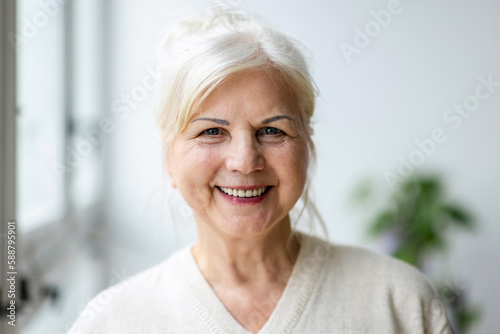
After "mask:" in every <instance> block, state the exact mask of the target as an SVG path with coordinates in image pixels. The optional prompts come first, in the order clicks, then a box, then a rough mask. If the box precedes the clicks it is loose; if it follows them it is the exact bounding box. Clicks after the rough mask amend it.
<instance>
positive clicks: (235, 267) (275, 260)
mask: <svg viewBox="0 0 500 334" xmlns="http://www.w3.org/2000/svg"><path fill="white" fill-rule="evenodd" d="M197 225H198V236H199V237H198V243H197V244H196V245H195V246H193V248H192V252H193V256H194V258H195V260H196V262H197V264H198V267H199V268H200V271H201V272H202V273H203V275H204V276H205V279H207V281H208V282H209V283H210V284H211V285H212V286H214V285H219V284H223V285H225V286H241V285H259V284H263V283H272V282H276V281H281V282H283V281H286V280H287V278H288V277H289V275H290V274H291V272H292V269H293V265H294V264H295V261H296V260H297V257H298V254H299V250H300V244H299V241H298V240H297V236H296V235H294V234H293V233H292V231H291V227H290V220H289V218H288V217H286V218H285V219H284V220H283V221H282V222H280V223H279V224H278V225H277V226H276V227H274V228H273V229H272V230H271V231H269V232H267V233H264V234H259V235H253V236H238V237H235V236H228V235H227V234H223V233H221V232H220V231H215V230H213V229H211V228H210V227H208V226H207V225H206V224H204V223H203V222H201V223H199V224H198V223H197Z"/></svg>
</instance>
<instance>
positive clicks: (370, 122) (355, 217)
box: [0, 0, 500, 334]
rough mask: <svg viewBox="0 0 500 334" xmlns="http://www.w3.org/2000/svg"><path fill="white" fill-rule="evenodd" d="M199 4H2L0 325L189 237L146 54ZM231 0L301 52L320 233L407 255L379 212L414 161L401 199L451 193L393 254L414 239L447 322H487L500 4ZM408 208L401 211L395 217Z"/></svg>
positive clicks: (492, 265) (58, 318)
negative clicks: (5, 274)
mask: <svg viewBox="0 0 500 334" xmlns="http://www.w3.org/2000/svg"><path fill="white" fill-rule="evenodd" d="M14 3H15V5H16V7H17V8H15V9H13V6H11V5H12V4H14ZM212 3H213V2H210V1H201V0H183V1H177V0H141V1H138V0H17V1H13V0H7V1H5V2H4V3H2V11H0V19H2V21H3V22H5V23H6V24H7V23H9V22H11V23H12V22H13V21H12V18H13V16H15V18H16V20H17V22H16V23H15V27H16V28H17V31H16V32H15V33H13V31H12V30H9V29H7V30H6V29H5V28H4V29H3V30H2V48H1V49H0V50H1V54H2V58H0V59H1V61H2V68H3V69H4V70H5V69H7V70H6V71H4V72H2V76H3V78H2V91H3V92H13V89H14V88H15V89H17V93H16V98H17V102H16V103H15V105H16V108H17V113H18V114H17V125H16V128H15V129H16V132H17V133H16V134H14V132H13V131H12V129H11V128H12V127H10V128H9V127H8V125H9V124H10V125H12V124H14V123H12V122H13V120H12V119H10V118H9V117H7V116H5V115H7V114H5V113H7V112H8V111H9V108H8V105H7V100H9V101H10V99H9V95H6V94H4V95H2V96H3V98H4V99H5V103H4V101H2V105H3V107H2V113H4V115H2V121H3V124H2V132H3V133H2V136H1V137H0V140H1V141H2V142H1V144H2V147H3V150H2V151H1V152H2V153H1V154H2V155H1V156H0V159H1V160H2V162H1V164H2V169H1V171H2V182H3V183H2V184H3V186H2V191H3V192H2V197H3V199H2V205H3V206H2V210H4V213H7V212H10V213H13V214H11V215H10V216H8V215H7V214H3V215H2V219H4V220H5V222H4V221H2V224H4V225H5V224H6V220H7V219H13V217H14V218H15V220H16V223H17V230H16V232H17V238H18V244H17V271H18V276H17V286H18V288H19V289H22V291H21V290H20V292H22V294H19V303H18V304H19V305H21V306H22V307H21V309H18V313H17V314H18V318H17V326H16V327H15V329H16V331H13V330H14V328H11V326H7V325H6V322H5V321H4V320H5V319H2V321H3V323H2V325H3V326H4V327H3V329H4V332H5V333H14V332H15V333H23V334H32V333H33V334H35V333H54V334H56V333H65V332H66V331H67V330H68V329H69V327H70V326H71V324H72V323H73V321H74V320H75V318H76V316H77V315H78V314H79V313H80V311H81V310H82V308H83V307H84V305H85V304H86V303H87V302H88V301H89V300H90V298H92V297H93V296H95V294H96V293H97V292H99V291H100V290H102V289H103V288H105V287H107V286H110V285H113V284H116V283H119V282H120V281H122V280H124V279H125V278H127V277H129V276H131V275H133V274H135V273H137V272H139V271H141V270H144V269H145V268H148V267H150V266H152V265H154V264H156V263H158V262H160V261H162V260H163V259H165V258H166V257H168V256H169V255H170V254H172V253H173V252H174V251H176V250H178V249H180V248H181V247H183V246H184V245H186V244H187V243H188V242H190V241H193V240H195V239H196V237H197V236H196V229H195V226H194V222H193V219H192V216H191V214H190V210H189V208H188V207H187V205H186V204H185V203H184V201H183V200H182V198H180V196H179V195H178V194H177V193H175V192H174V191H172V190H171V189H169V188H168V182H165V180H164V176H163V171H162V157H161V155H160V145H159V140H158V135H157V131H156V128H155V122H154V117H153V107H154V100H155V95H156V89H157V86H158V78H157V76H156V72H155V66H156V65H155V53H156V48H157V45H158V43H159V41H160V40H161V37H162V35H163V33H164V31H165V29H167V28H168V26H169V25H170V24H171V23H172V22H173V21H175V20H177V19H179V18H182V17H184V16H186V15H192V14H197V13H199V12H200V11H203V10H205V9H206V8H208V7H209V6H210V5H211V4H212ZM230 3H231V4H237V5H239V4H241V5H244V6H248V7H249V8H251V9H253V10H255V12H256V13H257V14H258V15H260V16H261V17H263V18H264V19H265V20H266V21H267V22H269V23H271V24H272V25H273V26H275V27H277V28H278V29H280V30H281V31H283V32H286V33H289V34H291V35H292V36H294V37H296V38H298V39H299V40H301V41H302V42H303V44H304V45H305V46H306V47H307V48H308V50H309V53H310V58H311V69H312V73H313V77H314V78H315V80H316V83H317V85H318V87H319V90H320V96H319V98H318V103H317V109H316V114H315V116H314V121H315V125H314V128H315V135H314V140H315V142H316V145H317V155H318V163H317V166H316V171H315V175H314V176H313V177H312V180H313V182H312V187H313V191H314V198H315V202H316V205H317V206H318V208H319V211H320V212H321V214H322V215H323V218H324V220H325V222H326V224H327V227H328V231H329V239H330V240H331V241H332V242H336V243H342V244H355V245H361V246H364V247H369V248H371V249H373V250H375V251H377V252H380V253H385V254H395V253H397V252H398V251H399V253H398V254H396V255H398V256H399V257H401V258H403V259H408V256H407V255H408V253H407V252H406V251H407V250H406V249H403V250H401V247H400V246H401V245H403V246H404V245H405V244H406V245H408V243H407V240H406V241H405V239H404V238H401V236H400V235H398V233H397V226H398V225H397V224H398V222H399V219H400V218H401V217H400V216H397V215H396V216H394V215H393V216H391V215H390V214H389V215H388V214H387V212H388V211H389V212H392V213H394V212H393V211H394V210H396V209H395V208H396V207H397V203H398V200H397V198H401V197H398V194H400V193H401V192H400V191H403V192H404V189H403V190H398V189H401V185H404V184H406V183H405V182H408V180H413V179H415V178H417V177H418V176H419V175H431V179H432V180H433V181H432V182H430V183H429V182H427V183H425V182H424V183H422V184H423V186H422V184H421V188H419V189H420V190H418V191H420V193H419V194H424V200H425V201H424V202H425V203H426V204H425V205H423V206H416V207H418V208H423V209H422V210H423V211H426V210H427V209H426V208H431V209H430V211H431V212H435V210H434V209H435V208H436V205H440V204H443V203H448V202H449V203H453V205H451V204H450V205H448V206H446V208H447V210H448V211H446V212H445V213H446V214H448V218H449V219H448V220H450V219H451V220H452V221H454V222H455V224H451V225H446V224H444V223H441V221H442V220H443V219H446V217H445V218H442V217H444V216H439V215H441V214H442V213H439V214H436V215H434V213H432V219H434V220H432V219H427V220H426V222H427V223H429V225H426V226H428V227H429V226H430V227H429V229H431V230H432V231H431V232H432V233H430V234H429V233H427V232H428V231H427V230H425V229H424V230H422V229H420V230H415V231H414V232H415V233H416V234H415V235H412V237H411V238H410V240H416V239H415V238H419V236H421V235H424V237H423V239H422V240H424V241H422V242H427V243H426V244H425V245H423V244H420V246H421V247H420V246H419V247H420V248H418V247H417V248H414V249H410V250H409V252H419V253H418V254H419V257H418V260H419V261H418V263H416V262H415V261H413V262H414V263H416V264H418V265H419V266H420V267H421V269H422V270H424V271H425V272H426V274H428V275H429V277H431V279H432V280H433V282H435V284H436V287H438V288H439V291H440V293H441V296H442V299H443V301H444V302H445V303H446V304H447V306H448V307H449V309H450V312H455V311H456V310H455V311H453V309H454V308H453V307H454V306H457V305H459V308H460V307H462V311H464V310H469V311H470V312H469V313H467V312H465V313H464V314H461V316H460V317H455V316H454V317H455V318H454V319H455V320H454V321H455V322H456V323H458V322H460V321H462V322H463V321H465V322H466V326H464V327H463V328H464V329H463V330H462V332H463V333H465V332H470V333H485V334H486V333H497V332H498V328H500V319H499V317H498V316H497V313H498V309H500V284H499V283H498V282H500V267H499V263H500V224H499V217H500V199H499V198H500V196H499V194H498V193H499V191H500V178H499V177H498V172H499V171H500V154H499V153H500V131H499V130H500V62H499V59H500V41H499V39H498V33H496V32H498V31H500V20H498V15H499V14H500V2H498V1H493V0H490V1H488V0H479V1H465V0H463V1H445V2H436V1H431V0H421V1H410V0H400V1H397V0H390V1H386V0H383V1H382V0H371V1H349V2H348V1H336V2H324V1H320V0H309V1H294V0H287V1H284V0H276V1H263V0H249V1H243V0H233V1H230ZM9 4H10V5H9ZM5 26H7V25H4V27H5ZM6 55H7V56H6ZM9 57H10V58H9ZM13 57H14V58H15V61H16V62H17V64H16V65H15V66H16V69H17V77H16V78H15V79H16V80H14V76H13V71H9V70H8V69H9V67H8V66H11V67H12V64H13V62H12V59H13ZM9 59H10V60H9ZM10 97H12V96H10ZM10 111H12V110H10ZM9 122H10V123H9ZM9 129H10V130H9ZM12 138H15V139H16V140H15V142H14V141H13V140H12ZM12 157H14V158H12ZM9 159H10V160H9ZM13 159H14V160H15V161H14V160H13ZM14 163H15V168H10V167H12V166H14ZM12 180H16V182H12ZM8 185H11V186H10V188H8ZM422 187H423V188H422ZM425 187H427V188H425ZM429 187H431V188H432V187H434V188H432V189H434V190H432V189H431V191H430V195H425V194H428V193H425V191H427V190H428V189H429ZM403 188H404V187H403ZM9 189H10V190H9ZM422 189H424V190H422ZM425 189H427V190H425ZM436 189H438V190H436ZM436 192H438V193H439V194H438V195H436ZM391 196H392V197H391ZM394 196H396V197H394ZM395 198H396V199H395ZM13 199H15V202H14V201H13ZM353 199H354V200H353ZM360 199H361V202H363V204H362V205H360V203H359V202H360ZM416 201H417V202H418V203H420V204H422V203H421V202H422V201H420V200H419V199H417V200H416ZM419 201H420V202H419ZM14 203H15V204H14ZM412 203H413V202H412ZM436 203H437V204H436ZM420 204H418V205H420ZM406 205H411V204H406ZM403 207H404V206H403ZM406 207H407V206H406ZM442 207H444V206H442ZM387 208H389V209H387ZM450 208H451V209H450ZM391 210H393V211H391ZM432 210H434V211H432ZM438 211H439V210H438ZM426 212H428V211H426ZM384 213H385V215H384ZM7 216H8V218H6V217H7ZM380 217H382V218H384V219H385V220H384V219H381V218H380ZM398 217H399V218H398ZM422 217H424V218H425V217H427V216H425V215H422V214H421V211H419V210H416V213H415V216H414V217H410V218H409V220H408V221H409V222H410V226H411V222H413V221H420V220H419V219H421V218H422ZM436 217H437V218H436ZM440 217H441V218H440ZM412 219H413V220H412ZM422 219H423V218H422ZM391 220H392V225H391ZM381 221H382V222H381ZM395 221H396V224H394V222H395ZM384 222H386V223H384ZM377 224H378V225H377ZM438 225H439V226H440V227H439V228H436V226H438ZM394 226H396V229H394V228H393V227H394ZM443 226H447V227H446V228H445V227H443ZM448 227H449V228H448ZM455 227H456V228H455ZM395 231H396V232H395ZM426 231H427V232H426ZM2 233H3V234H2V236H5V235H6V227H5V226H3V231H2ZM419 233H420V234H419ZM318 234H321V233H318ZM369 235H371V236H372V237H369ZM412 238H413V239H412ZM419 240H420V239H419ZM5 241H6V239H5V238H2V239H1V242H2V243H3V244H4V246H3V248H5ZM428 244H429V245H430V246H429V247H427V246H426V245H428ZM398 245H399V248H398ZM445 245H446V246H447V247H444V246H445ZM405 252H406V253H405ZM405 254H406V255H405ZM411 254H413V255H415V254H417V253H411ZM4 255H5V254H4V253H2V257H3V258H5V256H4ZM413 255H410V256H409V257H410V260H409V262H411V259H413V260H415V258H411V256H413ZM405 256H406V258H405ZM3 261H4V260H3ZM3 265H4V266H5V261H4V262H3ZM173 274H175V273H173ZM2 283H3V282H2ZM5 287H6V286H5V285H4V286H3V291H2V294H1V295H2V298H3V302H5V301H6V300H7V299H6V296H5V291H6V290H5ZM460 305H462V306H460ZM464 305H468V307H469V308H468V309H466V308H465V306H464ZM2 308H3V306H2ZM455 309H456V307H455ZM462 313H463V312H462ZM464 317H465V320H464ZM467 317H468V318H467ZM4 318H5V317H4ZM457 319H459V320H457ZM460 319H462V320H460ZM467 321H469V322H468V323H467ZM467 324H470V326H469V331H466V330H465V328H466V327H467Z"/></svg>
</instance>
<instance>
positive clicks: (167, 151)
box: [164, 146, 177, 188]
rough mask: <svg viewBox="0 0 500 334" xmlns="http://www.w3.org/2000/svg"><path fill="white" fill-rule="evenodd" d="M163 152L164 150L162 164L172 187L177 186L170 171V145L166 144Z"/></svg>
mask: <svg viewBox="0 0 500 334" xmlns="http://www.w3.org/2000/svg"><path fill="white" fill-rule="evenodd" d="M164 152H165V161H164V165H165V166H166V169H167V173H168V177H169V178H170V183H171V185H172V188H177V183H176V182H175V177H174V173H173V171H172V164H171V161H172V160H171V158H170V155H171V149H170V147H169V146H167V148H166V149H165V151H164Z"/></svg>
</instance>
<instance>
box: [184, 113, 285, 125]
mask: <svg viewBox="0 0 500 334" xmlns="http://www.w3.org/2000/svg"><path fill="white" fill-rule="evenodd" d="M280 119H288V120H290V121H292V122H293V119H292V118H291V117H288V116H285V115H279V116H274V117H271V118H267V119H265V120H264V121H263V122H262V124H269V123H272V122H275V121H279V120H280ZM196 121H210V122H214V123H216V124H219V125H226V126H227V125H229V122H228V121H226V120H225V119H221V118H210V117H200V118H196V119H193V121H192V122H191V123H194V122H196Z"/></svg>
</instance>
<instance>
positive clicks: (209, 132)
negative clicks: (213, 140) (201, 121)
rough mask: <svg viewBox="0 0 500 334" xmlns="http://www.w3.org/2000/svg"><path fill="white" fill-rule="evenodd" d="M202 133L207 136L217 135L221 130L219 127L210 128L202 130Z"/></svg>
mask: <svg viewBox="0 0 500 334" xmlns="http://www.w3.org/2000/svg"><path fill="white" fill-rule="evenodd" d="M203 134H204V135H207V136H218V135H220V134H221V131H220V129H219V128H210V129H206V130H205V131H203Z"/></svg>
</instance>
